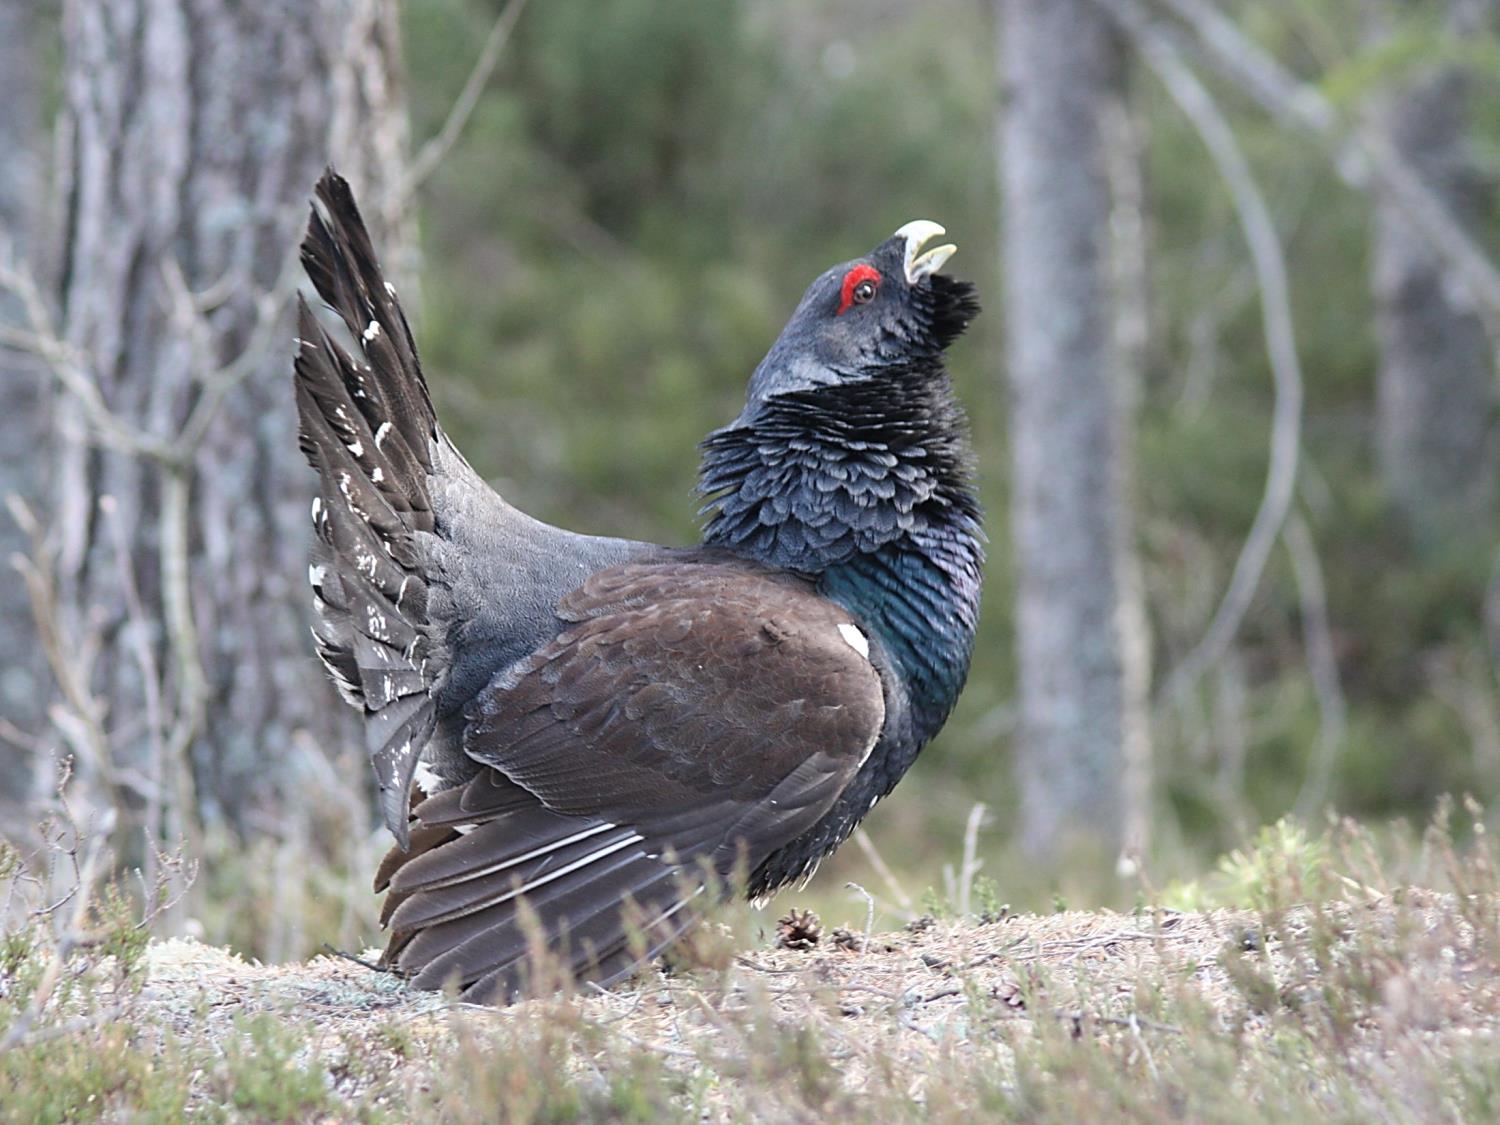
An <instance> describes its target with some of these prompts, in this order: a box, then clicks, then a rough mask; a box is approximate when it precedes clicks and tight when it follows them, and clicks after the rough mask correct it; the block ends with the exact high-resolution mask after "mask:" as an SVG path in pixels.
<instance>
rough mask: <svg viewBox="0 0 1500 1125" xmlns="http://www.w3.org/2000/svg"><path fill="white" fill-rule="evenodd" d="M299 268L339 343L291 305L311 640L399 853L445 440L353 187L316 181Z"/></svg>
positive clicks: (427, 731) (426, 718)
mask: <svg viewBox="0 0 1500 1125" xmlns="http://www.w3.org/2000/svg"><path fill="white" fill-rule="evenodd" d="M302 264H303V266H304V268H305V269H306V270H307V274H308V277H309V278H311V279H312V282H313V285H314V286H315V287H316V289H317V291H318V295H319V296H320V297H321V298H322V299H323V300H324V301H325V302H326V303H327V305H328V306H329V307H330V308H331V309H332V310H333V311H334V312H335V313H337V314H338V317H339V319H340V320H341V321H342V322H343V326H344V328H345V329H347V339H345V340H344V342H343V343H340V342H339V341H337V340H335V338H334V335H333V334H332V333H331V332H330V331H328V330H327V329H325V328H324V326H323V325H322V323H320V322H319V320H318V319H317V317H315V316H314V315H313V312H312V310H311V309H310V308H309V307H308V305H307V302H306V301H305V300H302V299H301V298H300V297H299V299H298V308H297V324H298V337H299V338H298V341H297V359H296V392H297V410H298V414H299V415H300V418H301V427H300V443H301V446H302V451H303V453H304V454H305V455H306V456H307V459H308V461H309V462H310V463H311V464H312V466H313V468H315V469H317V470H318V475H319V482H320V487H319V494H318V496H317V498H316V499H314V500H313V507H312V518H313V527H314V529H315V530H316V532H317V543H316V545H315V547H314V551H313V562H312V566H311V567H310V568H309V571H308V579H309V581H310V582H311V584H312V588H313V595H314V598H313V604H314V608H315V610H316V623H315V624H314V626H313V635H314V638H315V640H316V643H317V651H318V655H319V656H320V657H321V658H322V660H323V663H324V665H325V666H326V667H327V669H328V671H329V673H330V674H331V675H332V676H333V679H334V681H335V683H337V684H338V686H339V689H340V691H341V693H342V694H343V696H344V698H345V699H346V700H348V701H349V702H350V703H351V704H353V705H354V706H357V707H360V708H362V709H363V711H364V712H365V716H366V720H367V721H366V725H365V726H366V741H367V744H368V749H369V752H370V757H371V760H372V762H373V763H374V766H375V773H376V777H377V779H378V780H379V784H380V794H381V809H382V812H383V813H384V816H385V821H386V824H387V825H388V826H389V827H390V829H391V831H392V832H394V833H395V834H396V837H397V839H398V841H400V843H401V845H402V847H405V845H406V842H407V836H406V833H407V795H408V791H409V789H410V784H411V777H412V771H413V770H414V769H415V767H416V764H417V761H418V757H419V755H420V753H421V750H422V746H423V745H424V744H425V743H426V741H427V739H428V737H429V736H430V735H431V733H432V729H433V725H434V721H435V720H434V710H433V702H432V698H431V693H432V691H433V690H434V687H435V685H436V684H437V682H438V679H439V677H440V675H441V673H442V669H441V668H439V667H437V666H436V665H437V664H438V663H439V661H438V660H437V659H436V657H435V654H434V653H433V652H432V651H431V648H432V646H431V645H430V643H429V638H428V636H427V633H426V630H425V626H426V625H427V623H428V622H427V594H428V591H427V582H426V574H425V572H424V568H423V560H422V546H421V543H420V541H419V539H418V536H419V534H420V533H423V532H430V531H432V529H433V515H432V505H431V502H430V497H429V487H428V477H429V475H430V474H431V472H432V448H433V443H434V442H435V441H439V440H442V435H441V431H440V430H439V429H438V424H437V417H436V414H435V413H434V411H433V407H432V400H431V398H430V397H429V395H428V392H427V384H426V381H425V380H424V379H423V377H422V368H421V364H420V363H419V362H418V360H417V352H416V346H415V344H414V343H413V341H412V335H411V329H410V327H409V326H408V325H407V322H406V316H405V314H404V313H403V312H402V311H401V305H400V303H399V302H398V301H397V299H396V291H395V289H393V288H392V287H391V286H390V285H389V284H388V283H387V282H386V281H385V278H384V277H383V276H382V274H381V270H380V265H379V263H378V262H377V261H376V258H375V251H374V248H373V246H372V245H371V243H370V236H369V233H368V232H367V231H366V229H365V225H364V221H363V220H362V219H361V218H360V214H359V209H358V207H356V206H355V203H354V196H353V193H352V192H351V191H350V188H349V185H348V183H347V182H346V181H345V180H344V179H343V178H342V177H340V176H339V175H337V174H336V173H335V172H333V171H332V170H329V171H328V172H325V173H324V175H323V177H322V179H321V180H319V181H318V186H317V189H316V194H315V199H314V204H313V210H312V217H311V219H310V221H309V223H308V228H307V235H306V238H305V239H304V241H303V243H302ZM340 335H343V334H342V333H341V334H340Z"/></svg>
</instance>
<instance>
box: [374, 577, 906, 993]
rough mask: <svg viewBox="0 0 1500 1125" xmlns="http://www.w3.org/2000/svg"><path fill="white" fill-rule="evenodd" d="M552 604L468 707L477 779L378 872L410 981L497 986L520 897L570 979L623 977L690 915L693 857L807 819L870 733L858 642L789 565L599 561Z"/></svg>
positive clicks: (725, 866) (712, 854)
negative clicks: (603, 564) (537, 645)
mask: <svg viewBox="0 0 1500 1125" xmlns="http://www.w3.org/2000/svg"><path fill="white" fill-rule="evenodd" d="M558 612H559V614H560V615H561V616H562V617H563V619H564V620H565V621H568V622H570V623H571V624H570V627H569V628H567V629H565V631H564V632H563V633H562V634H561V635H560V636H558V637H557V639H556V640H555V641H553V642H552V643H550V644H548V645H547V646H545V647H544V648H542V649H541V650H539V651H538V652H536V653H535V654H533V655H532V656H531V657H529V658H528V659H526V660H524V661H522V662H521V663H520V664H519V665H518V666H517V667H515V668H513V669H511V670H510V671H509V673H508V674H507V675H506V676H504V677H503V678H502V679H500V680H498V681H497V682H496V683H495V684H493V685H491V687H490V688H489V689H488V690H487V691H486V692H485V693H483V694H482V695H481V696H480V698H479V699H478V700H477V701H476V703H475V704H474V705H473V707H472V708H471V713H470V723H469V727H468V731H467V735H466V748H467V750H468V752H469V754H470V755H471V756H472V757H474V758H475V759H476V760H478V761H479V762H481V763H483V764H485V765H488V766H491V767H493V769H494V771H495V772H494V773H491V772H488V771H487V772H486V773H484V774H483V775H481V777H480V778H479V779H476V781H475V782H472V783H471V784H470V785H469V786H468V787H467V788H466V789H465V790H463V791H462V792H461V795H460V796H456V797H455V796H451V795H450V794H447V793H445V794H440V795H439V797H437V798H433V799H432V800H431V801H428V802H426V804H425V805H424V806H419V808H418V809H417V812H416V818H415V822H414V826H413V840H414V841H420V842H421V843H422V844H427V843H428V842H429V841H436V842H435V843H432V844H431V845H430V846H428V847H427V848H426V850H422V851H418V852H416V853H414V854H413V855H412V856H411V857H410V858H409V859H408V860H406V861H405V862H404V863H402V864H400V865H398V866H396V867H395V871H394V876H393V878H392V880H391V887H392V890H393V897H394V898H397V899H398V901H397V902H396V905H395V906H394V909H393V910H392V912H391V914H390V920H391V925H392V928H393V931H394V933H393V936H392V951H391V953H390V954H389V955H390V956H393V958H394V959H395V961H396V962H397V963H398V964H399V965H400V967H401V968H403V969H404V970H406V971H413V972H417V973H418V974H420V975H419V981H418V982H419V983H426V984H438V983H441V982H442V981H443V980H444V979H447V978H448V977H449V976H456V977H457V978H458V980H459V982H460V983H461V984H464V985H467V986H471V988H472V991H473V992H474V993H475V994H478V995H490V994H492V993H493V992H494V991H495V990H497V989H503V990H506V991H512V990H513V989H514V988H515V987H516V984H517V982H518V980H519V976H518V974H519V972H520V964H521V961H522V959H523V958H524V955H525V953H526V948H527V946H526V940H525V937H526V935H525V934H524V933H523V930H524V926H522V925H521V923H520V919H519V916H518V905H517V904H518V902H519V901H520V899H521V898H522V897H524V898H525V900H526V901H527V903H528V905H529V906H530V908H531V910H532V911H534V912H535V915H536V916H537V918H538V921H539V923H540V927H541V930H542V932H543V935H544V936H545V938H546V940H547V941H548V943H549V944H551V945H553V946H559V945H562V944H567V945H568V946H569V953H568V960H569V961H570V962H571V964H572V967H573V969H574V971H575V972H579V973H581V974H582V975H586V976H591V977H593V978H595V979H604V980H608V979H613V978H614V977H616V976H619V975H623V974H625V973H627V972H629V971H630V970H631V969H632V968H634V966H635V965H636V964H637V963H638V961H639V959H640V957H641V956H642V955H643V954H645V955H649V954H651V953H654V952H655V947H657V946H659V945H660V944H661V943H663V942H665V941H667V940H670V938H671V937H673V936H675V934H676V933H677V932H680V930H681V929H682V928H684V927H685V926H686V925H687V924H688V923H689V921H690V915H689V913H688V911H687V910H685V909H684V907H685V905H686V903H687V901H688V900H689V899H690V898H691V897H692V895H694V894H695V893H697V891H698V889H699V888H700V887H701V885H702V873H701V869H700V867H699V866H698V863H699V861H700V860H701V859H707V860H708V861H709V863H710V864H711V865H712V866H713V868H714V869H715V870H716V871H717V872H718V874H719V875H720V876H728V875H729V874H730V873H731V871H732V870H733V868H734V865H735V864H736V862H737V861H739V860H740V859H741V858H743V859H744V860H745V861H746V862H748V864H749V865H750V867H751V868H753V867H754V866H755V865H756V864H757V863H759V862H760V860H761V859H763V858H764V857H765V856H766V855H769V854H770V853H771V852H772V851H774V850H775V849H776V848H778V847H780V846H781V845H783V844H785V843H786V842H788V841H789V840H791V839H793V838H794V837H796V836H797V835H799V834H801V833H802V832H804V831H806V830H807V829H808V828H810V827H811V826H812V825H813V824H814V823H816V821H817V820H818V818H819V817H821V816H822V815H823V814H824V813H825V812H826V811H827V810H828V808H829V806H830V805H831V804H832V803H833V801H834V799H835V798H836V797H837V796H838V794H839V793H840V792H841V791H842V790H843V788H844V786H845V785H846V784H847V783H848V781H849V780H850V779H851V778H852V777H853V776H854V774H855V772H856V771H857V770H858V768H859V766H860V764H861V763H862V761H863V760H864V758H865V756H866V755H867V754H868V753H869V750H870V748H871V746H873V745H874V743H875V740H876V738H877V737H878V735H879V733H880V728H881V725H882V723H883V721H884V715H885V709H884V703H883V698H882V693H881V686H880V678H879V675H878V674H877V673H876V671H875V669H874V668H873V666H872V665H871V664H870V662H869V660H868V659H867V658H866V655H865V652H864V651H862V644H861V642H862V638H861V636H860V634H859V633H858V632H857V631H856V630H854V626H853V624H852V622H851V621H850V618H849V615H848V614H847V613H846V612H844V611H843V610H842V609H841V608H839V607H838V606H836V605H834V604H833V603H831V602H828V601H826V600H825V599H823V598H821V597H819V596H817V594H816V593H814V592H813V590H812V589H811V588H810V587H809V586H808V585H807V584H806V583H805V582H803V581H801V580H799V579H796V578H794V577H791V576H787V575H781V574H777V573H775V572H771V571H765V570H761V569H757V568H750V567H748V566H746V565H743V564H738V563H718V562H714V563H707V562H701V561H674V562H668V563H653V564H637V565H630V566H623V567H616V568H611V569H609V570H605V571H601V572H599V573H597V574H595V575H594V576H592V577H591V578H590V579H589V580H588V581H587V582H585V584H584V585H583V586H582V587H580V588H579V589H578V590H576V591H575V592H574V593H572V594H570V595H569V596H568V597H567V598H565V599H564V600H563V602H562V604H561V605H560V606H559V607H558ZM445 826H446V833H445ZM460 829H461V830H460ZM419 846H420V845H419ZM627 901H630V902H633V903H634V904H635V908H636V910H637V915H636V918H635V926H634V928H636V929H638V930H639V931H640V932H641V933H642V934H643V935H644V936H643V938H642V940H641V941H640V942H637V943H635V944H632V943H631V941H630V933H631V930H632V928H633V927H632V923H631V920H630V919H629V918H624V917H622V913H621V907H622V905H624V904H625V903H626V902H627Z"/></svg>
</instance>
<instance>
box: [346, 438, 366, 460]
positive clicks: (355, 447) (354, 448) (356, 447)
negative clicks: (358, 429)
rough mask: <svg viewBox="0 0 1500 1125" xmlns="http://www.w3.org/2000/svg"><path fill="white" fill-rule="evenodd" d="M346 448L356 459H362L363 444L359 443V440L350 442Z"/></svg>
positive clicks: (363, 452) (363, 453)
mask: <svg viewBox="0 0 1500 1125" xmlns="http://www.w3.org/2000/svg"><path fill="white" fill-rule="evenodd" d="M347 448H348V450H349V452H350V453H352V454H354V456H356V457H363V456H364V455H365V443H364V442H362V441H360V440H359V438H355V439H354V440H353V441H351V442H350V443H349V445H348V447H347Z"/></svg>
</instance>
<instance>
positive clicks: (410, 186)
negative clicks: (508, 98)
mask: <svg viewBox="0 0 1500 1125" xmlns="http://www.w3.org/2000/svg"><path fill="white" fill-rule="evenodd" d="M525 7H526V0H510V3H508V4H506V5H505V8H504V9H503V10H502V11H501V13H500V16H499V18H498V19H496V20H495V25H494V26H493V27H492V28H490V33H489V36H488V37H487V38H486V39H485V41H484V47H483V49H482V50H480V52H479V58H478V59H477V60H476V61H475V63H474V69H473V70H471V71H470V72H469V77H468V80H467V81H466V82H465V83H464V88H463V90H462V91H460V92H459V95H458V99H457V100H456V101H455V102H454V103H453V108H452V109H450V110H449V111H448V118H447V120H445V121H444V122H443V127H442V128H441V129H439V130H438V132H437V136H435V137H433V138H432V139H431V140H429V141H428V142H427V143H426V144H424V145H423V146H422V148H421V150H420V151H419V152H418V153H417V155H416V158H415V159H414V160H413V161H412V162H411V167H410V168H409V169H408V170H407V173H406V179H405V180H404V181H403V182H402V185H401V191H400V194H399V198H400V199H401V201H402V202H403V203H404V202H406V201H407V200H409V199H410V198H411V196H412V194H413V193H414V192H416V190H417V188H419V187H421V186H422V184H423V182H424V181H425V180H426V179H427V177H428V176H430V175H432V173H433V170H434V169H435V168H437V166H438V165H439V164H441V163H442V160H443V157H445V156H446V155H447V154H448V150H449V149H451V148H452V147H453V146H454V144H455V143H456V142H457V141H458V137H459V134H460V133H462V132H463V131H464V126H465V125H467V124H468V122H469V117H470V115H471V114H473V112H474V107H475V106H476V105H478V104H479V96H480V95H481V94H483V93H484V88H485V86H486V85H488V83H489V80H490V75H492V74H494V72H495V64H496V63H498V62H499V61H500V52H501V51H502V50H504V48H505V44H506V41H507V40H509V39H510V33H511V31H512V30H513V29H514V28H515V26H516V20H518V19H519V18H520V16H521V10H522V9H523V8H525Z"/></svg>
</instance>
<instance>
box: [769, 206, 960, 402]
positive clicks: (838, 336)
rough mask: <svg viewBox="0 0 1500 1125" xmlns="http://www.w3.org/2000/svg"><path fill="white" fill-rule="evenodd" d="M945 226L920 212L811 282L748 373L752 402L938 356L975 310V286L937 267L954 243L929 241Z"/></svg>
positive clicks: (915, 363) (903, 366)
mask: <svg viewBox="0 0 1500 1125" xmlns="http://www.w3.org/2000/svg"><path fill="white" fill-rule="evenodd" d="M943 233H945V232H944V231H943V228H942V227H940V226H939V225H938V224H937V223H934V222H932V221H930V220H928V219H917V220H915V221H913V222H910V223H907V224H906V225H905V226H903V227H902V228H901V229H900V230H898V231H897V232H896V233H895V234H893V235H891V237H890V238H888V239H886V240H885V241H884V242H882V243H881V244H880V245H879V246H877V247H876V248H875V249H874V250H872V251H870V253H868V254H866V255H864V256H863V257H861V258H856V259H854V260H853V261H850V262H844V263H843V264H842V265H838V266H834V267H833V268H832V269H830V270H828V271H826V272H825V273H824V274H823V275H822V276H821V277H819V278H818V279H817V280H816V281H814V282H813V283H812V284H811V285H809V286H808V287H807V292H806V293H804V294H803V295H802V301H801V303H800V304H798V306H797V310H796V312H794V313H793V314H792V318H791V320H790V321H788V322H787V326H786V328H784V329H783V330H782V333H781V335H780V336H779V337H778V338H777V340H776V343H775V344H774V345H772V347H771V350H770V351H769V352H768V353H766V357H765V359H763V360H761V362H760V366H758V367H757V368H756V369H755V374H754V375H753V376H751V379H750V393H749V399H750V403H751V405H752V406H753V405H754V404H756V403H758V402H764V401H765V400H766V399H768V398H771V397H773V396H776V395H782V394H786V393H788V392H794V391H805V390H811V389H813V388H815V387H820V386H828V385H832V384H840V383H846V382H850V381H853V380H858V379H861V378H865V377H868V376H871V375H875V374H878V373H879V372H880V371H881V370H882V369H887V368H891V367H902V368H911V367H920V366H924V365H926V364H930V363H933V362H935V361H936V360H938V358H939V357H940V356H941V355H942V353H943V350H944V349H945V348H947V346H948V345H949V344H951V343H952V342H953V341H954V340H955V339H957V338H958V336H959V334H960V333H962V332H963V330H964V329H965V328H966V327H968V324H969V321H970V320H971V319H973V317H974V316H975V315H976V314H977V313H978V311H979V304H978V302H977V301H976V300H975V298H974V287H973V286H972V285H970V284H969V283H968V282H963V281H955V280H953V279H952V278H949V277H945V276H943V275H942V274H939V273H938V272H937V271H938V270H939V269H941V268H942V267H943V265H944V263H946V262H947V261H948V259H949V258H950V257H952V255H953V253H954V251H955V250H957V247H956V246H954V245H952V244H951V243H947V244H944V245H940V246H934V247H931V248H928V246H927V244H928V243H929V242H931V241H933V240H934V239H935V238H936V237H937V236H939V235H941V234H943Z"/></svg>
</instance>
